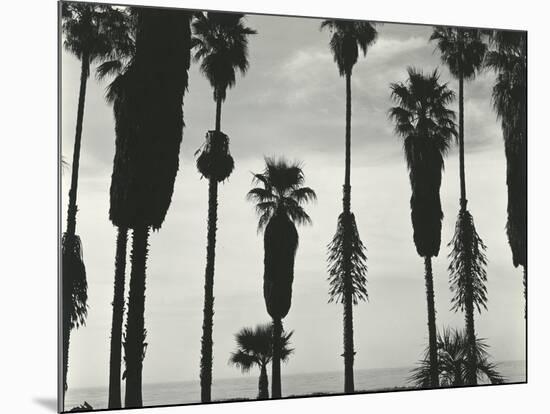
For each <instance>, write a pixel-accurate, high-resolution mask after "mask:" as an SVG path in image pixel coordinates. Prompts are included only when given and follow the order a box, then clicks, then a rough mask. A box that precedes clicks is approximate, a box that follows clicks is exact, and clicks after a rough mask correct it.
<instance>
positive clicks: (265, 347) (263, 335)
mask: <svg viewBox="0 0 550 414" xmlns="http://www.w3.org/2000/svg"><path fill="white" fill-rule="evenodd" d="M292 334H293V331H291V332H289V333H288V334H287V333H284V332H283V334H282V336H281V339H280V347H281V353H280V357H281V361H283V362H286V361H288V358H289V356H290V354H292V352H294V350H293V349H291V348H289V344H290V337H291V336H292ZM235 341H236V342H237V350H236V351H235V352H233V353H232V354H231V358H230V359H229V363H231V364H233V365H235V366H237V367H239V368H240V369H241V371H242V372H248V371H250V369H251V368H252V367H253V366H254V365H256V366H258V368H260V379H259V381H258V399H260V400H264V399H268V398H269V381H268V378H267V364H269V363H270V362H271V359H272V358H273V326H272V325H271V324H267V325H258V326H256V328H254V329H252V328H243V329H241V330H240V331H239V332H238V333H237V334H236V335H235Z"/></svg>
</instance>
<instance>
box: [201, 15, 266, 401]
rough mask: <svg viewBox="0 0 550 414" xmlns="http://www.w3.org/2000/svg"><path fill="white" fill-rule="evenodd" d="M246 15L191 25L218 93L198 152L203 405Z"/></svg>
mask: <svg viewBox="0 0 550 414" xmlns="http://www.w3.org/2000/svg"><path fill="white" fill-rule="evenodd" d="M243 18H244V15H243V14H238V13H215V12H208V13H198V14H197V15H196V17H195V20H194V21H193V34H194V37H193V40H192V42H193V43H192V45H193V48H194V50H195V54H194V59H195V61H200V62H201V65H200V68H201V72H202V73H203V74H204V75H205V76H206V78H207V79H208V81H209V82H210V85H211V86H212V89H213V91H214V101H215V102H216V124H215V130H214V131H208V133H207V134H206V142H205V144H204V145H203V147H202V148H201V149H199V151H197V152H200V153H201V154H200V156H199V157H198V159H197V168H198V170H199V172H200V173H201V174H202V175H203V176H204V177H206V178H207V179H208V234H207V246H206V269H205V272H204V279H205V281H204V310H203V313H204V315H203V325H202V339H201V372H200V380H201V401H202V402H209V401H210V400H211V388H212V329H213V317H214V265H215V258H216V229H217V227H216V226H217V219H218V210H217V209H218V183H219V182H222V181H224V180H225V179H227V178H228V177H229V175H230V174H231V172H232V171H233V167H234V162H233V158H232V157H231V154H230V153H229V138H228V137H227V135H225V134H224V133H222V132H221V110H222V102H223V101H224V100H225V98H226V92H227V89H228V88H231V87H233V86H235V82H236V72H237V70H238V71H240V72H241V74H242V75H243V76H244V74H245V73H246V71H247V69H248V36H249V35H251V34H255V33H256V31H255V30H253V29H251V28H249V27H246V26H245V25H244V23H243Z"/></svg>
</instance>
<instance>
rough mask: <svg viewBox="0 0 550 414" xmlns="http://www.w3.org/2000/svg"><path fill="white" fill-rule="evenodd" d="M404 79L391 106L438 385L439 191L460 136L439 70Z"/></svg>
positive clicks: (432, 376)
mask: <svg viewBox="0 0 550 414" xmlns="http://www.w3.org/2000/svg"><path fill="white" fill-rule="evenodd" d="M408 74H409V79H408V80H407V82H406V83H402V82H399V83H393V84H391V86H390V88H391V98H392V100H393V102H395V103H396V104H397V106H395V107H393V108H391V109H390V118H391V119H392V120H393V121H394V122H395V133H396V134H397V135H399V136H400V137H402V138H403V139H404V145H403V149H404V152H405V159H406V161H407V168H408V170H409V179H410V183H411V190H412V195H411V202H410V203H411V220H412V225H413V239H414V244H415V246H416V251H417V253H418V255H419V256H420V257H423V258H424V267H425V281H426V299H427V304H428V334H429V362H430V381H431V382H430V384H431V386H432V387H438V386H439V382H438V374H437V373H438V367H437V362H438V361H437V342H436V341H437V340H436V322H435V299H434V289H433V273H432V257H435V256H437V255H438V254H439V248H440V245H441V222H442V219H443V211H442V210H441V199H440V195H439V190H440V188H441V173H442V171H443V169H444V157H445V155H446V154H447V151H448V149H449V146H450V144H451V140H452V138H453V137H454V136H456V129H455V123H454V119H455V114H454V112H453V111H452V110H450V109H449V108H448V106H449V104H451V102H452V101H453V100H454V97H455V95H454V93H453V91H451V90H450V89H449V88H448V87H447V84H441V83H440V82H439V74H438V72H437V70H434V71H433V72H432V73H429V74H427V75H424V74H423V73H422V72H420V71H418V70H416V69H413V68H409V69H408Z"/></svg>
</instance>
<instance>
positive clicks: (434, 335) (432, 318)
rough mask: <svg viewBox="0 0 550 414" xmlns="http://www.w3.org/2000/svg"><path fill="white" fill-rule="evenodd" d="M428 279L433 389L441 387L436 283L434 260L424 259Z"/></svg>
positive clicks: (427, 292) (427, 295) (427, 297)
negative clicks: (435, 296)
mask: <svg viewBox="0 0 550 414" xmlns="http://www.w3.org/2000/svg"><path fill="white" fill-rule="evenodd" d="M424 268H425V272H426V274H425V278H426V299H427V302H428V336H429V354H430V382H431V386H432V387H433V388H437V387H439V367H438V361H437V331H436V324H435V300H434V281H433V273H432V258H431V257H429V256H427V257H425V258H424Z"/></svg>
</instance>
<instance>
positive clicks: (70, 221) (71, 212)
mask: <svg viewBox="0 0 550 414" xmlns="http://www.w3.org/2000/svg"><path fill="white" fill-rule="evenodd" d="M89 73H90V59H89V55H88V54H87V53H83V54H82V64H81V70H80V90H79V92H78V109H77V114H76V133H75V138H74V149H73V164H72V172H71V188H70V190H69V206H68V209H67V232H66V233H67V236H68V237H67V241H68V243H74V242H75V234H76V211H77V206H76V193H77V189H78V167H79V165H80V144H81V140H82V122H83V119H84V101H85V99H86V83H87V80H88V75H89ZM67 250H68V251H73V250H74V248H73V246H67ZM62 277H63V278H65V277H66V276H65V275H62ZM66 285H67V284H66V283H62V286H63V289H64V290H66V289H67V287H66ZM68 294H69V293H68V292H63V299H64V300H63V309H66V310H67V311H69V310H70V308H69V307H70V301H71V298H70V296H69V297H67V295H68ZM70 338H71V322H70V315H69V314H68V313H67V314H66V315H65V314H64V316H63V397H65V391H67V371H68V369H69V344H70Z"/></svg>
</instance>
